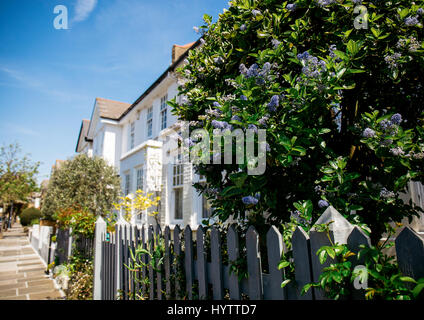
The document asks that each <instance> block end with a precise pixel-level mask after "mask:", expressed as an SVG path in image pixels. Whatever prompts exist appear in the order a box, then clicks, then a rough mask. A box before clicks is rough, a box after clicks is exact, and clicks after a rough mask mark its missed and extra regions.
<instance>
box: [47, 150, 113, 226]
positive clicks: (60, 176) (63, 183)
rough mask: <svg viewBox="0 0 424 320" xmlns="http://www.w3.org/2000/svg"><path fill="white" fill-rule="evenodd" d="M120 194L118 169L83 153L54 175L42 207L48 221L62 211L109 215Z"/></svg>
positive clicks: (67, 162) (66, 163)
mask: <svg viewBox="0 0 424 320" xmlns="http://www.w3.org/2000/svg"><path fill="white" fill-rule="evenodd" d="M119 194H120V178H119V176H118V174H117V172H116V170H115V168H114V167H112V166H110V165H108V164H107V163H106V161H105V160H104V159H102V158H99V157H94V158H90V157H88V156H87V155H85V154H80V155H77V156H76V157H74V158H73V159H70V160H67V161H66V162H65V163H64V164H63V165H62V166H61V167H60V168H59V169H56V170H54V172H53V173H52V176H51V179H50V181H49V185H48V188H47V194H46V197H45V199H44V201H43V205H42V214H43V216H44V217H45V218H48V219H53V215H54V214H57V213H59V212H60V211H61V210H68V209H76V210H77V209H82V210H87V211H89V212H91V213H92V214H94V215H97V214H101V215H105V214H106V213H107V212H108V211H109V210H111V209H112V207H113V203H114V202H115V201H116V199H117V197H118V196H119Z"/></svg>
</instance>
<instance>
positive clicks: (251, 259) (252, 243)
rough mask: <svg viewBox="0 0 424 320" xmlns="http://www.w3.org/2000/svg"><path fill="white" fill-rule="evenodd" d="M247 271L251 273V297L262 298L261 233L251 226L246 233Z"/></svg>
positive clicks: (249, 280)
mask: <svg viewBox="0 0 424 320" xmlns="http://www.w3.org/2000/svg"><path fill="white" fill-rule="evenodd" d="M246 249H247V272H248V273H249V278H248V283H249V298H250V300H262V299H263V296H264V288H263V281H262V265H261V253H260V251H259V234H258V232H257V231H256V229H255V227H253V226H250V227H249V229H248V230H247V233H246Z"/></svg>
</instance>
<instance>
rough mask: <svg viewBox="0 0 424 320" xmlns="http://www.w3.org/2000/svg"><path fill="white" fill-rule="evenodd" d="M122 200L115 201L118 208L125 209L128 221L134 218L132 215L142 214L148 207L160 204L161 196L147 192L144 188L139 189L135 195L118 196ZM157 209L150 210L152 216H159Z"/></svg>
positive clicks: (125, 216)
mask: <svg viewBox="0 0 424 320" xmlns="http://www.w3.org/2000/svg"><path fill="white" fill-rule="evenodd" d="M118 198H119V199H120V200H121V202H120V203H113V205H114V206H115V209H116V210H120V209H123V210H124V218H125V220H127V221H130V220H131V218H132V215H133V214H135V215H141V214H143V213H145V212H146V210H147V209H149V208H151V207H153V206H156V207H157V206H158V205H159V201H160V197H157V196H156V197H155V196H154V193H153V192H151V193H145V192H144V191H143V190H140V189H139V190H137V191H136V192H135V196H134V197H133V198H132V197H129V196H126V197H118ZM157 214H158V212H157V211H151V212H149V215H151V216H157Z"/></svg>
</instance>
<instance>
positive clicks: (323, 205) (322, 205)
mask: <svg viewBox="0 0 424 320" xmlns="http://www.w3.org/2000/svg"><path fill="white" fill-rule="evenodd" d="M328 206H329V204H328V202H327V201H325V200H320V201H318V207H319V208H321V209H322V208H327V207H328Z"/></svg>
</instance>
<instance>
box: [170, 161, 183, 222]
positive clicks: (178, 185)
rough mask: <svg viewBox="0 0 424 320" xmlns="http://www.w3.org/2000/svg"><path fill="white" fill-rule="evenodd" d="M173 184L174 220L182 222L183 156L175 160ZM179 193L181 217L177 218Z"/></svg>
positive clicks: (172, 173) (172, 175) (172, 174)
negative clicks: (178, 196)
mask: <svg viewBox="0 0 424 320" xmlns="http://www.w3.org/2000/svg"><path fill="white" fill-rule="evenodd" d="M171 177H172V178H171V183H172V212H171V214H172V219H173V220H174V221H182V220H183V219H184V204H183V201H184V164H183V163H182V155H181V154H178V156H176V157H175V158H174V164H173V165H172V172H171ZM177 193H178V194H180V195H181V217H177V216H176V213H177Z"/></svg>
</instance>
